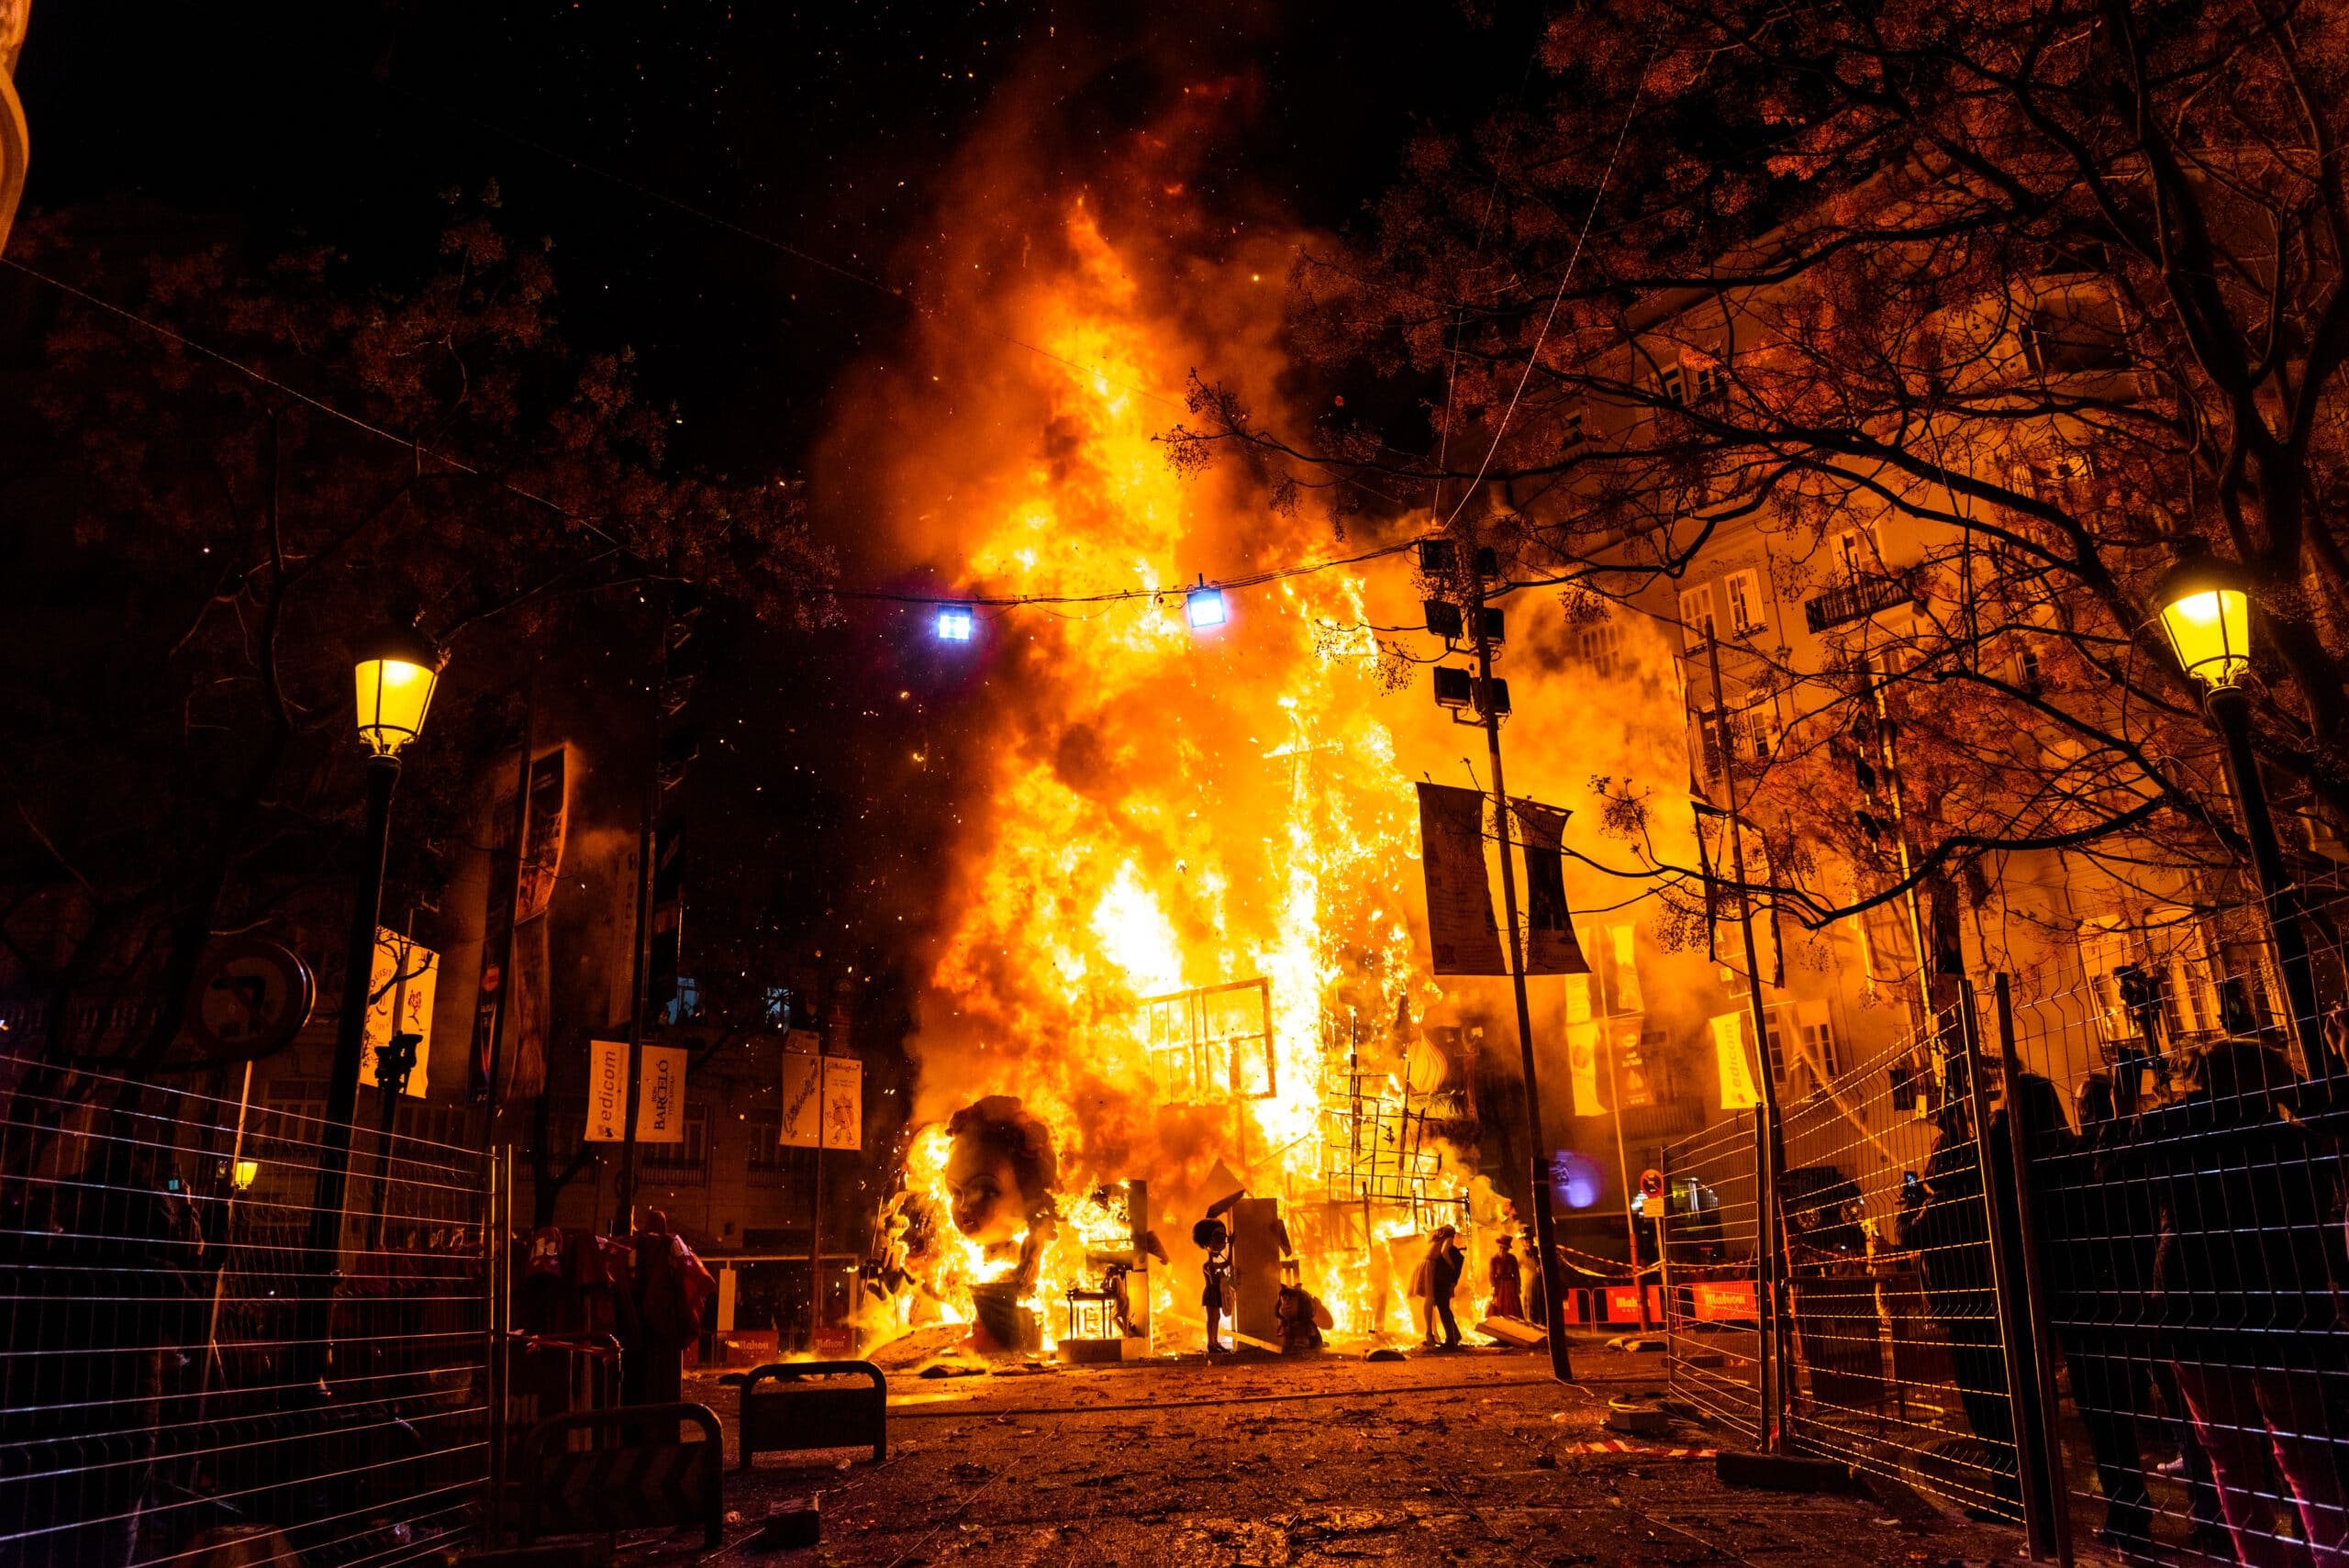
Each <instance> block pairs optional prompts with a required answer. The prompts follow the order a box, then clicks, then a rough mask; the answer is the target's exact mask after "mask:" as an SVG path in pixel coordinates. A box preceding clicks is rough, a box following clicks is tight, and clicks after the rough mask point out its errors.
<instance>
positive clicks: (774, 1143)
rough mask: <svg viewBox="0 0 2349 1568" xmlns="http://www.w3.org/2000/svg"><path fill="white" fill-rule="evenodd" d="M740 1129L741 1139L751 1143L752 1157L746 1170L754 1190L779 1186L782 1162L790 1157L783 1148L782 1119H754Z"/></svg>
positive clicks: (782, 1181) (782, 1175)
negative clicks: (742, 1137)
mask: <svg viewBox="0 0 2349 1568" xmlns="http://www.w3.org/2000/svg"><path fill="white" fill-rule="evenodd" d="M743 1126H744V1129H745V1130H744V1132H743V1135H742V1136H744V1137H745V1138H748V1139H749V1140H751V1158H750V1162H749V1165H748V1166H747V1167H746V1173H747V1175H748V1177H749V1180H750V1184H751V1185H752V1186H754V1187H779V1186H782V1185H783V1184H784V1182H785V1176H784V1172H785V1161H786V1160H787V1159H788V1158H789V1155H790V1151H788V1150H786V1149H785V1148H784V1146H783V1118H781V1117H779V1116H769V1117H755V1116H754V1117H752V1118H750V1119H749V1120H748V1121H747V1122H745V1123H744V1124H743Z"/></svg>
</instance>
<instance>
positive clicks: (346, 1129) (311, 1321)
mask: <svg viewBox="0 0 2349 1568" xmlns="http://www.w3.org/2000/svg"><path fill="white" fill-rule="evenodd" d="M445 659H446V655H445V654H443V653H442V652H441V651H440V648H439V647H437V646H436V645H435V644H434V643H433V641H432V639H429V638H428V637H426V636H425V635H424V634H423V633H422V632H420V631H418V630H417V629H416V628H413V627H402V628H395V629H393V630H391V631H389V632H386V633H385V634H384V636H382V637H380V638H378V639H374V640H373V641H371V642H369V643H367V644H366V645H365V646H364V647H363V648H362V650H361V652H360V655H359V659H358V662H357V666H356V670H355V675H356V680H357V685H358V719H359V738H360V740H362V741H364V742H366V745H367V748H368V751H370V752H371V753H372V754H371V755H370V756H369V757H368V759H367V827H366V837H365V840H364V842H365V848H364V849H363V850H362V860H361V861H360V864H359V886H358V889H357V896H356V897H354V898H353V899H352V901H351V935H350V940H349V941H348V942H347V944H346V946H345V951H344V963H343V981H342V1017H341V1018H340V1019H339V1020H338V1024H337V1029H336V1032H335V1046H334V1066H333V1068H332V1070H331V1072H330V1073H329V1074H328V1079H327V1116H326V1125H325V1126H324V1127H323V1128H322V1129H320V1131H319V1134H318V1173H317V1184H316V1186H315V1187H314V1189H313V1194H312V1198H311V1205H310V1229H309V1237H308V1251H309V1284H310V1290H309V1295H308V1297H307V1299H306V1302H305V1307H306V1310H305V1313H304V1323H303V1330H302V1340H303V1344H302V1351H303V1355H304V1358H305V1365H306V1372H307V1375H308V1376H310V1377H311V1378H313V1379H317V1378H323V1377H324V1376H325V1374H326V1371H327V1363H328V1353H327V1352H328V1343H327V1336H328V1327H329V1323H328V1307H329V1304H330V1302H331V1300H332V1298H333V1294H334V1279H335V1273H336V1267H337V1264H338V1263H339V1262H340V1258H341V1253H342V1211H343V1199H344V1195H345V1192H346V1189H347V1186H348V1184H349V1179H350V1174H351V1120H352V1118H353V1117H355V1116H356V1115H357V1113H358V1108H359V1068H360V1059H361V1057H362V1054H363V1053H364V1051H365V1050H366V1044H367V1004H368V1000H369V998H368V991H369V988H370V986H371V984H372V977H373V973H374V959H375V925H376V921H377V919H378V918H379V917H380V916H381V914H382V910H383V901H384V852H385V851H386V849H387V848H388V846H389V844H390V840H391V828H392V789H393V786H394V785H395V784H398V783H399V777H400V757H399V753H400V748H401V747H403V746H405V745H406V744H407V743H408V742H409V741H411V740H415V739H416V737H417V731H419V730H420V729H422V728H424V715H425V711H426V710H427V709H428V708H429V707H430V706H432V689H433V687H434V686H435V685H436V684H439V681H440V666H441V664H442V663H443V662H444V661H445ZM377 1092H378V1093H397V1092H398V1091H397V1089H396V1088H395V1087H387V1086H386V1085H384V1084H383V1083H382V1082H381V1081H380V1079H379V1081H378V1084H377Z"/></svg>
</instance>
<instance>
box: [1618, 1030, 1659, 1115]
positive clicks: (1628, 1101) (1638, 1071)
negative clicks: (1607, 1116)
mask: <svg viewBox="0 0 2349 1568" xmlns="http://www.w3.org/2000/svg"><path fill="white" fill-rule="evenodd" d="M1654 1104H1655V1079H1654V1077H1653V1074H1651V1073H1649V1071H1648V1059H1647V1052H1646V1051H1644V1050H1642V1047H1641V1040H1640V1025H1639V1020H1638V1019H1636V1018H1634V1019H1632V1020H1631V1022H1630V1023H1628V1024H1624V1025H1621V1026H1620V1027H1618V1028H1617V1029H1616V1030H1615V1106H1616V1108H1617V1109H1618V1110H1627V1111H1636V1110H1645V1109H1646V1108H1647V1107H1648V1106H1653V1105H1654Z"/></svg>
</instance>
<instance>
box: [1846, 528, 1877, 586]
mask: <svg viewBox="0 0 2349 1568" xmlns="http://www.w3.org/2000/svg"><path fill="white" fill-rule="evenodd" d="M1835 568H1836V570H1837V571H1838V572H1840V573H1842V575H1843V580H1844V581H1845V582H1847V583H1855V582H1857V581H1859V580H1860V579H1861V578H1863V577H1875V576H1879V575H1881V574H1882V573H1883V572H1884V542H1883V541H1882V540H1881V539H1878V538H1877V537H1876V529H1875V528H1845V529H1844V530H1843V531H1842V533H1839V534H1837V535H1836V536H1835Z"/></svg>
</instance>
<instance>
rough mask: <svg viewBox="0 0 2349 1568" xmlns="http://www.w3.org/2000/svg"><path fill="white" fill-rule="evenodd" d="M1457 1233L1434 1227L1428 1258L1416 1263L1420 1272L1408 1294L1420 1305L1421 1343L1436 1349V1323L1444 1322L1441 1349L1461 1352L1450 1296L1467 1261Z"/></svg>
mask: <svg viewBox="0 0 2349 1568" xmlns="http://www.w3.org/2000/svg"><path fill="white" fill-rule="evenodd" d="M1458 1234H1459V1233H1458V1232H1457V1231H1455V1230H1453V1228H1452V1227H1451V1226H1449V1225H1440V1226H1438V1227H1436V1232H1435V1234H1434V1235H1433V1236H1431V1237H1430V1238H1428V1255H1427V1256H1426V1257H1425V1258H1423V1259H1421V1260H1420V1262H1419V1271H1418V1272H1417V1273H1415V1274H1413V1275H1412V1278H1411V1294H1412V1295H1413V1296H1416V1297H1417V1298H1418V1299H1419V1321H1420V1324H1421V1326H1422V1328H1423V1329H1425V1335H1424V1337H1423V1338H1422V1339H1421V1340H1420V1343H1421V1344H1423V1345H1425V1346H1426V1347H1427V1348H1428V1349H1430V1350H1433V1349H1435V1348H1436V1338H1435V1326H1436V1320H1437V1319H1438V1318H1442V1321H1443V1347H1442V1348H1443V1349H1445V1350H1447V1351H1456V1350H1458V1349H1459V1348H1460V1325H1459V1323H1458V1322H1456V1321H1455V1320H1454V1319H1453V1316H1452V1293H1453V1291H1455V1290H1457V1289H1459V1288H1460V1274H1461V1271H1462V1270H1464V1268H1465V1267H1466V1266H1467V1262H1468V1260H1467V1259H1466V1258H1465V1257H1464V1256H1463V1255H1462V1254H1461V1251H1460V1243H1459V1241H1458V1240H1456V1237H1457V1236H1458Z"/></svg>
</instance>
